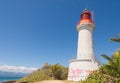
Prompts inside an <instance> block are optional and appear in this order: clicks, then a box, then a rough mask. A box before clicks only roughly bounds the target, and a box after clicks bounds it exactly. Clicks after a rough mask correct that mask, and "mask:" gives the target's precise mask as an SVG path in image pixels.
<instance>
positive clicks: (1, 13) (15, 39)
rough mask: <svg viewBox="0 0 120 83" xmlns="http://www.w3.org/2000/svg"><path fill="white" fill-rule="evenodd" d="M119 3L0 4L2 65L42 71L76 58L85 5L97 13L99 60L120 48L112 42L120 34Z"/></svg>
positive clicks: (46, 0) (10, 0)
mask: <svg viewBox="0 0 120 83" xmlns="http://www.w3.org/2000/svg"><path fill="white" fill-rule="evenodd" d="M119 3H120V1H119V0H116V1H115V0H0V65H14V66H26V67H37V68H39V67H41V66H42V65H43V63H45V62H48V63H50V64H55V63H60V64H62V65H65V66H68V64H69V63H68V61H69V60H70V59H71V58H75V57H76V54H77V38H78V33H77V31H76V24H77V22H78V21H79V19H80V13H81V12H82V11H83V9H84V8H85V6H86V4H87V7H88V9H89V10H93V11H94V18H95V24H96V29H95V31H94V33H93V37H94V48H95V55H96V58H97V59H99V60H100V61H101V62H105V60H104V59H103V58H102V57H101V56H100V55H101V54H107V55H111V54H112V53H113V52H114V51H116V49H117V48H118V47H119V44H118V43H115V42H110V41H109V39H110V38H111V37H113V36H114V35H115V34H118V33H120V21H119V20H120V10H119V8H120V5H119Z"/></svg>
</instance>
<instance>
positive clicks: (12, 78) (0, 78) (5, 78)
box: [0, 77, 21, 83]
mask: <svg viewBox="0 0 120 83" xmlns="http://www.w3.org/2000/svg"><path fill="white" fill-rule="evenodd" d="M20 78H21V77H0V83H2V82H3V81H8V80H18V79H20Z"/></svg>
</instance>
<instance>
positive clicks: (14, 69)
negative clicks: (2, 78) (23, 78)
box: [0, 65, 37, 73]
mask: <svg viewBox="0 0 120 83" xmlns="http://www.w3.org/2000/svg"><path fill="white" fill-rule="evenodd" d="M35 70H37V68H33V67H30V68H27V67H24V66H19V67H17V66H9V65H3V66H0V71H6V72H15V73H31V72H33V71H35Z"/></svg>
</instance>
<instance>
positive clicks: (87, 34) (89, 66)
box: [68, 9, 98, 81]
mask: <svg viewBox="0 0 120 83" xmlns="http://www.w3.org/2000/svg"><path fill="white" fill-rule="evenodd" d="M80 17H81V20H80V22H79V23H78V24H77V31H78V49H77V59H75V60H70V63H69V73H68V80H72V81H80V80H85V79H86V78H87V76H88V75H89V74H90V73H91V72H92V71H94V70H97V69H98V62H97V61H96V60H95V57H94V45H93V37H92V33H93V31H94V28H95V25H94V23H93V20H92V19H91V12H89V11H88V10H87V9H85V10H84V11H83V13H82V14H81V15H80Z"/></svg>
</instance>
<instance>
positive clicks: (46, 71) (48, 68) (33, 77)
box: [16, 63, 68, 83]
mask: <svg viewBox="0 0 120 83" xmlns="http://www.w3.org/2000/svg"><path fill="white" fill-rule="evenodd" d="M67 75H68V68H67V67H64V66H62V65H59V64H54V65H49V64H48V63H45V64H44V66H43V67H42V68H41V69H38V70H37V71H35V72H33V73H31V74H30V75H28V76H26V77H24V78H22V79H20V80H18V81H17V82H16V83H33V82H34V81H41V80H65V79H67Z"/></svg>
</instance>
